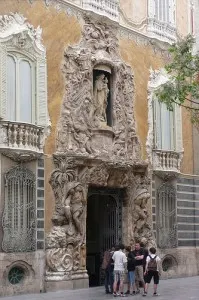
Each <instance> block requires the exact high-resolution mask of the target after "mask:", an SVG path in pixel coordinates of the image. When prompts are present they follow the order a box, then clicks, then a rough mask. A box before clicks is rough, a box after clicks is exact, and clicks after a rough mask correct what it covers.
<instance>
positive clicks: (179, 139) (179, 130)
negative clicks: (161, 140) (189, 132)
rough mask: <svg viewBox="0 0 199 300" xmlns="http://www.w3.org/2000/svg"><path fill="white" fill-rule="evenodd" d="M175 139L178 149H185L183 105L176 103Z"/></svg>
mask: <svg viewBox="0 0 199 300" xmlns="http://www.w3.org/2000/svg"><path fill="white" fill-rule="evenodd" d="M175 140H176V151H179V152H181V151H183V141H182V113H181V107H180V106H178V105H176V107H175Z"/></svg>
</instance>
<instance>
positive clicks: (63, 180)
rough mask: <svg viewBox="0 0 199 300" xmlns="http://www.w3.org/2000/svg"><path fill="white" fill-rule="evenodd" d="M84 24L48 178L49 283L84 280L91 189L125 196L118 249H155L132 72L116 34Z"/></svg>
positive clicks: (67, 68)
mask: <svg viewBox="0 0 199 300" xmlns="http://www.w3.org/2000/svg"><path fill="white" fill-rule="evenodd" d="M84 21H85V23H84V26H83V32H82V39H81V41H80V43H79V45H77V46H74V47H69V48H68V49H67V50H66V52H65V56H64V66H63V72H64V76H65V82H66V94H65V96H64V99H63V106H62V110H61V117H60V122H59V125H58V135H57V150H56V153H55V155H54V163H55V166H56V169H55V170H54V171H53V172H52V174H51V178H50V184H51V187H52V189H53V192H54V198H55V213H54V215H53V218H52V223H53V227H52V229H51V232H50V233H49V235H48V236H47V240H46V248H47V251H46V257H47V259H46V261H47V272H46V280H47V281H51V282H52V281H54V282H55V281H65V280H68V281H69V280H70V281H73V282H74V281H75V280H77V279H81V280H82V279H86V278H87V271H86V210H87V191H88V187H89V186H95V187H110V188H122V189H124V190H125V194H126V196H125V201H124V203H122V205H123V207H124V209H123V210H122V211H123V215H122V219H123V220H122V236H123V242H124V243H126V244H128V243H129V242H130V241H131V240H133V243H134V242H135V241H137V240H138V241H140V240H143V239H144V238H145V240H146V243H147V245H153V244H154V237H153V232H152V229H151V226H150V213H149V205H150V203H149V199H150V194H149V193H148V186H149V183H150V181H149V178H148V175H147V164H146V163H145V162H143V161H142V160H141V158H140V153H141V149H140V143H139V140H138V137H137V135H136V131H135V120H134V110H133V94H134V86H133V74H132V70H131V68H130V67H129V66H127V65H126V64H125V63H123V61H122V60H121V58H120V55H119V48H118V40H117V28H114V26H113V25H112V24H111V25H108V24H107V23H104V22H103V19H102V20H98V19H96V20H91V19H90V18H89V17H88V16H86V17H85V20H84ZM106 22H107V20H106ZM94 69H95V70H97V75H96V76H95V78H93V74H94V72H93V70H94ZM107 70H108V71H107ZM106 74H108V76H107V75H106ZM108 99H109V100H110V99H111V101H110V103H108V104H107V101H108ZM109 104H111V105H110V108H109V109H111V111H110V112H111V116H112V122H111V125H110V124H109V125H108V122H107V105H109Z"/></svg>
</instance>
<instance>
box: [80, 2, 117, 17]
mask: <svg viewBox="0 0 199 300" xmlns="http://www.w3.org/2000/svg"><path fill="white" fill-rule="evenodd" d="M82 8H83V9H86V10H90V11H92V12H95V13H96V14H99V15H103V16H106V17H108V18H109V19H111V20H113V21H116V22H117V21H119V11H118V8H119V1H118V0H83V2H82Z"/></svg>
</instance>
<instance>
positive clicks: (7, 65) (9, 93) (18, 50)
mask: <svg viewBox="0 0 199 300" xmlns="http://www.w3.org/2000/svg"><path fill="white" fill-rule="evenodd" d="M1 20H2V26H1V28H0V75H1V76H0V86H1V92H0V117H1V118H2V119H3V120H5V121H10V122H21V123H28V124H33V125H39V126H42V127H46V126H48V125H49V118H48V111H47V74H46V50H45V48H44V46H43V45H42V43H41V33H42V31H41V28H40V27H38V28H37V29H34V28H33V26H32V25H31V24H29V23H27V22H26V19H25V18H24V17H23V16H21V15H19V14H12V15H9V16H7V15H5V16H1Z"/></svg>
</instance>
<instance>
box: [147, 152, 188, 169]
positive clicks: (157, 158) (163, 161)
mask: <svg viewBox="0 0 199 300" xmlns="http://www.w3.org/2000/svg"><path fill="white" fill-rule="evenodd" d="M181 160H182V153H181V152H175V151H165V150H153V170H154V171H160V172H162V171H164V172H168V173H176V174H178V173H180V164H181Z"/></svg>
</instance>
